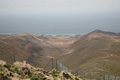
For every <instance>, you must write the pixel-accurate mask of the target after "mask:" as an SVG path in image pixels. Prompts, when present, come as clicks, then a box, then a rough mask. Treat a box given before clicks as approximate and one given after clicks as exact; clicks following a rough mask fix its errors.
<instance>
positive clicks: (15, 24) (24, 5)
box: [0, 0, 120, 34]
mask: <svg viewBox="0 0 120 80" xmlns="http://www.w3.org/2000/svg"><path fill="white" fill-rule="evenodd" d="M95 29H101V30H104V31H113V32H120V0H0V33H25V32H28V33H35V34H42V33H43V34H84V33H88V32H90V31H93V30H95Z"/></svg>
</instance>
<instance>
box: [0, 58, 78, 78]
mask: <svg viewBox="0 0 120 80" xmlns="http://www.w3.org/2000/svg"><path fill="white" fill-rule="evenodd" d="M2 79H5V80H80V78H79V77H78V76H75V75H73V74H71V73H69V72H67V71H58V70H51V71H47V70H44V69H42V68H35V67H33V66H31V65H29V64H26V62H25V61H23V62H19V61H17V62H15V63H14V64H13V65H11V64H8V63H6V62H4V61H2V60H0V80H2Z"/></svg>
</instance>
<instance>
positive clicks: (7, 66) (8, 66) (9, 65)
mask: <svg viewBox="0 0 120 80" xmlns="http://www.w3.org/2000/svg"><path fill="white" fill-rule="evenodd" d="M4 67H6V68H8V70H10V68H11V67H12V66H11V64H5V65H4Z"/></svg>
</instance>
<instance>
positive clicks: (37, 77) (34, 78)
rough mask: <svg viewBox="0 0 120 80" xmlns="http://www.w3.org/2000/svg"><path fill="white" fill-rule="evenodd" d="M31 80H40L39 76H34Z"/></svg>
mask: <svg viewBox="0 0 120 80" xmlns="http://www.w3.org/2000/svg"><path fill="white" fill-rule="evenodd" d="M30 80H40V78H39V76H38V75H32V77H31V78H30Z"/></svg>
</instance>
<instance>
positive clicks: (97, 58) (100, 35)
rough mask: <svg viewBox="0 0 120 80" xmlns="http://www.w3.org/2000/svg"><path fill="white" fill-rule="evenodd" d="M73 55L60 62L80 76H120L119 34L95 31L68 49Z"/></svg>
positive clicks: (65, 56)
mask: <svg viewBox="0 0 120 80" xmlns="http://www.w3.org/2000/svg"><path fill="white" fill-rule="evenodd" d="M68 49H70V50H72V52H71V53H69V54H67V55H64V56H62V57H61V58H60V61H61V62H62V63H63V64H64V65H66V66H67V67H68V68H70V69H72V70H74V71H77V72H79V73H80V74H83V73H84V74H85V75H92V76H94V77H95V76H104V75H105V74H111V75H116V76H120V63H119V62H120V36H119V34H117V33H111V32H103V31H100V30H95V31H93V32H91V33H89V34H87V35H84V36H82V38H81V39H80V40H78V41H76V42H74V43H73V44H71V46H70V47H69V48H68Z"/></svg>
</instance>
